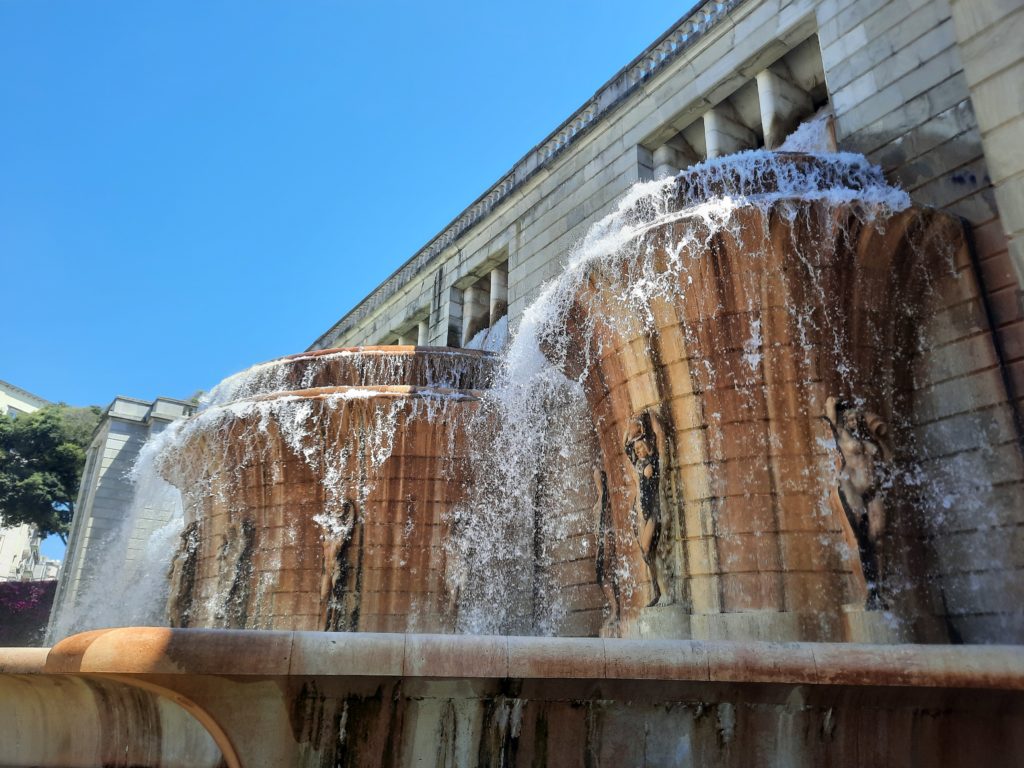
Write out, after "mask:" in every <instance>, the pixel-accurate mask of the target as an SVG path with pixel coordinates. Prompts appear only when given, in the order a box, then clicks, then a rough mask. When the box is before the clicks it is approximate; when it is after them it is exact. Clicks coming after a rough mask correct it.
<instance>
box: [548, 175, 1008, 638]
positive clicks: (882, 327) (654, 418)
mask: <svg viewBox="0 0 1024 768" xmlns="http://www.w3.org/2000/svg"><path fill="white" fill-rule="evenodd" d="M773 162H774V161H773ZM791 162H792V165H793V166H794V169H795V170H794V171H793V172H794V173H796V174H799V173H803V174H807V173H812V174H815V173H819V172H820V173H826V172H828V173H829V174H831V176H830V180H829V184H830V185H832V186H835V185H836V184H843V183H846V182H844V177H843V174H842V173H840V172H838V171H833V170H830V169H829V168H828V167H827V166H823V165H822V164H821V163H820V162H819V161H816V160H814V159H813V158H806V157H802V156H795V157H794V158H792V161H791ZM777 165H778V168H776V171H777V173H775V172H773V173H770V174H761V175H759V176H749V175H748V176H744V175H743V174H739V173H738V172H736V171H735V170H732V169H730V168H729V167H724V170H722V169H720V170H721V172H720V173H718V174H717V175H715V176H713V177H712V178H711V179H710V180H709V179H708V178H707V177H706V174H705V175H703V176H700V177H697V176H690V175H687V174H683V175H681V176H680V177H679V178H678V179H677V182H676V188H675V195H676V201H675V204H676V206H677V207H685V206H686V205H692V204H694V202H695V200H694V195H696V199H697V200H703V199H705V198H706V197H708V196H713V195H715V194H722V193H723V190H725V191H728V190H731V191H732V193H733V194H737V193H742V194H744V195H750V196H754V197H756V196H757V195H759V194H761V195H765V194H771V193H777V194H776V198H775V199H773V200H770V201H768V202H763V201H762V202H761V203H760V204H756V205H755V204H749V205H742V206H740V207H738V208H736V209H735V210H732V211H731V212H728V214H727V215H726V216H725V217H724V222H723V221H722V220H719V221H716V222H714V224H713V225H712V224H709V223H708V220H707V219H706V218H704V216H703V215H702V214H700V213H697V214H694V215H683V216H681V217H675V218H674V220H670V221H668V223H665V224H662V225H660V226H655V227H653V228H651V229H649V230H648V231H646V232H645V233H644V234H643V236H642V238H641V239H640V240H639V241H638V243H636V244H634V247H632V248H627V249H624V250H623V252H622V254H620V256H619V257H618V258H612V259H603V260H600V261H597V262H596V263H595V264H594V265H593V266H592V267H591V268H590V269H589V270H588V271H587V273H586V274H585V276H584V278H583V279H582V281H581V282H580V283H579V285H578V288H577V291H576V295H575V297H574V299H573V301H572V304H571V306H570V307H569V309H568V312H567V315H566V317H567V324H568V342H567V344H566V345H565V350H563V355H564V356H563V357H562V358H561V360H560V362H561V363H562V365H563V366H564V367H565V369H566V370H567V371H568V372H569V373H570V374H571V375H573V376H576V377H579V378H580V379H581V380H582V382H583V385H584V388H585V391H586V397H587V399H588V402H589V404H590V407H591V409H592V412H593V415H594V423H595V426H596V432H597V435H598V439H599V442H600V464H601V469H602V470H603V471H604V472H605V474H606V476H607V481H608V488H607V499H606V502H607V505H608V507H609V509H610V526H609V529H608V530H606V531H605V533H604V534H603V535H605V536H613V537H615V538H616V540H617V546H616V552H617V557H618V558H619V564H618V566H617V567H616V568H614V569H612V571H611V572H612V573H613V574H617V575H618V578H619V579H620V581H621V582H625V583H619V584H617V585H616V592H617V594H618V595H619V596H620V600H621V602H622V605H621V606H620V610H619V617H620V627H619V631H620V634H621V635H622V636H626V637H630V636H633V637H636V636H654V637H657V636H676V637H701V638H712V639H713V638H733V639H775V640H786V639H788V640H814V641H842V640H856V641H862V642H893V641H900V640H902V641H907V640H910V639H917V640H921V641H941V640H943V639H944V638H945V637H946V634H945V633H946V627H944V626H942V623H941V622H940V621H939V619H938V617H939V616H941V615H942V614H948V613H950V612H951V611H950V606H953V605H965V606H966V605H969V604H975V605H976V604H977V603H978V596H977V595H976V594H970V593H969V590H970V589H971V588H970V587H969V586H968V585H967V584H965V583H964V582H963V581H962V580H961V581H955V580H952V579H951V580H950V581H949V582H947V583H944V584H943V585H942V586H943V591H942V595H941V597H940V596H939V595H938V594H937V590H935V588H934V587H935V582H936V580H937V579H938V578H940V577H942V576H943V573H942V567H943V566H942V562H943V561H942V549H943V548H944V547H945V546H947V543H946V537H947V536H951V535H952V534H951V533H950V532H949V528H953V527H954V525H953V524H951V522H950V517H951V515H949V514H946V515H940V514H938V513H937V512H936V509H935V507H936V505H937V504H941V502H940V501H937V500H936V493H935V486H936V485H937V483H938V482H941V481H946V482H948V478H949V477H952V476H953V475H952V474H951V473H952V472H953V471H955V470H954V468H953V460H952V459H949V458H948V457H947V458H945V459H943V458H939V459H936V460H933V461H930V463H929V464H927V465H924V464H922V463H921V460H922V458H924V457H925V456H927V455H928V454H929V451H928V450H926V444H927V443H928V442H929V440H932V441H933V443H934V438H935V436H936V434H938V430H937V429H936V427H935V422H937V421H939V420H940V419H941V418H943V417H944V415H945V413H948V411H947V410H946V409H945V405H946V403H939V402H938V401H939V399H940V397H941V395H940V394H939V392H940V391H943V390H941V389H940V388H937V387H935V386H933V383H934V382H936V381H937V380H939V379H942V378H948V377H949V376H951V375H954V374H956V372H957V369H958V366H960V367H965V366H964V360H965V359H969V358H978V359H993V360H994V359H995V353H994V350H993V345H992V340H991V335H990V333H989V332H988V328H987V327H986V326H984V325H982V327H981V328H978V327H977V326H974V327H972V328H971V329H970V330H969V331H964V332H963V333H964V335H965V336H969V337H970V338H969V340H968V342H966V343H965V344H964V345H963V347H962V351H963V354H965V355H966V356H967V357H966V358H963V359H961V360H957V361H954V362H950V358H949V350H939V349H937V348H936V346H937V345H935V344H934V341H935V340H936V338H937V337H939V336H944V337H945V338H943V339H940V341H942V342H947V341H948V340H949V338H950V337H952V338H956V336H955V333H956V332H957V329H956V328H955V325H956V320H955V319H954V320H953V321H951V320H950V311H949V310H950V308H956V311H957V312H958V313H959V314H960V315H961V316H962V315H964V314H965V309H969V308H971V307H972V306H973V307H976V306H978V299H977V286H976V283H975V280H974V277H973V275H972V274H971V273H970V270H969V269H964V267H966V266H967V265H968V264H969V256H968V248H967V243H966V241H965V239H964V235H963V231H962V227H961V225H960V223H959V222H958V221H956V220H954V219H952V218H951V217H948V216H944V215H941V214H938V213H936V212H934V211H931V210H928V209H921V208H916V207H915V208H909V209H906V210H903V211H901V212H898V213H884V214H880V212H879V210H878V208H877V207H876V206H872V205H871V204H869V203H865V202H864V201H863V200H856V199H855V200H852V201H843V200H841V199H840V200H839V201H838V202H837V201H836V200H834V199H813V198H807V199H803V198H801V197H799V196H793V197H787V196H786V195H785V194H781V192H780V190H781V191H782V192H784V191H785V188H786V184H789V183H790V181H789V180H788V176H787V173H788V172H789V169H788V168H787V164H786V163H785V162H783V161H778V163H777ZM832 176H834V177H835V178H831V177H832ZM851 192H857V190H856V189H853V190H851ZM636 215H637V217H639V218H641V219H642V218H644V217H648V218H653V216H652V214H651V212H650V211H645V210H644V209H643V208H642V207H640V208H638V210H637V211H636ZM638 286H645V287H644V288H643V289H642V290H640V289H638ZM977 315H982V318H981V321H980V322H981V323H984V318H983V312H974V311H972V313H971V318H972V321H974V322H977ZM954 317H955V316H954ZM951 325H952V326H953V327H952V328H951V327H950V326H951ZM979 331H980V332H979ZM551 356H552V357H555V358H556V359H557V354H554V353H553V354H552V355H551ZM1000 386H1001V384H1000V382H999V381H998V380H996V381H995V382H992V381H990V380H978V379H968V380H965V381H962V382H958V384H957V387H958V388H957V390H956V392H955V396H956V398H957V401H958V402H963V401H966V402H974V403H978V404H979V405H980V406H983V407H988V406H989V405H990V404H993V402H994V403H995V404H996V406H997V407H998V408H1002V411H1001V412H1000V413H1002V414H1003V417H1004V418H1006V419H1007V421H1012V420H1011V419H1009V418H1008V416H1007V414H1008V411H1007V410H1006V408H1007V405H1006V404H1007V402H1008V398H1007V397H1006V393H1005V389H1000ZM996 390H998V391H996ZM944 391H945V392H950V390H949V389H946V390H944ZM830 398H832V399H833V400H831V401H830ZM836 401H838V406H836V405H835V402H836ZM830 404H831V405H832V417H831V418H832V422H830V421H829V420H828V419H826V418H825V417H826V416H827V414H829V412H830ZM844 406H845V411H844ZM837 409H838V414H839V415H838V416H837V415H836V411H837ZM844 413H845V414H846V416H845V417H844ZM843 418H848V419H850V422H851V424H853V425H854V426H851V427H850V428H849V429H848V430H846V436H847V437H848V438H849V440H848V441H847V443H846V445H847V454H846V455H844V454H843V452H842V451H841V450H840V442H841V439H842V438H843V436H844V432H843V430H844V429H846V427H844V425H843V424H842V423H841V422H842V419H843ZM836 422H840V423H836ZM834 423H835V427H836V429H834V428H833V424H834ZM971 439H974V436H972V435H971V434H970V431H969V430H967V429H965V430H964V431H963V432H962V433H961V434H960V435H959V436H958V440H960V441H961V442H967V443H969V441H970V440H971ZM850 445H852V446H853V447H852V448H850V447H849V446H850ZM928 447H930V449H931V450H930V453H932V454H941V453H942V451H941V450H936V448H935V446H934V444H933V445H931V446H928ZM858 450H859V451H861V452H864V451H871V452H874V453H873V454H872V455H873V458H872V459H871V461H870V462H867V464H868V466H867V468H866V469H865V472H867V473H874V475H873V477H869V478H868V481H870V482H865V483H863V484H862V486H861V490H863V486H864V485H868V484H872V483H873V485H872V487H871V488H870V489H869V490H863V498H862V499H859V501H860V502H861V503H860V505H859V508H858V505H857V504H856V503H854V501H851V497H852V496H853V493H852V492H851V491H850V490H849V489H850V487H851V486H850V485H845V486H844V485H843V484H842V483H841V478H849V477H850V473H851V472H852V471H853V470H851V469H848V468H847V467H848V466H850V467H852V466H853V462H855V461H856V460H857V458H856V456H855V455H854V454H855V453H856V452H857V451H858ZM1015 455H1016V454H1015ZM652 457H653V458H652ZM929 458H930V457H929ZM1011 458H1013V457H1011ZM1015 460H1016V461H1018V462H1019V455H1017V456H1016V459H1015ZM847 462H849V464H848V463H847ZM944 462H945V463H944ZM982 471H983V472H989V473H990V474H991V473H992V472H998V471H999V470H990V469H988V468H984V467H983V468H982ZM644 472H646V477H645V476H643V474H642V473H644ZM844 473H845V474H844ZM943 475H946V478H942V476H943ZM936 477H939V481H936V480H935V478H936ZM968 480H969V481H970V482H973V481H974V478H973V477H972V478H969V479H968ZM844 488H845V489H846V494H845V495H844V494H843V492H842V491H843V489H844ZM1007 492H1008V493H1011V494H1012V492H1013V490H1012V489H1009V490H1008V491H1007ZM947 506H949V505H948V503H947ZM851 507H853V509H851ZM879 510H881V512H879ZM938 511H939V512H941V511H942V510H941V509H939V510H938ZM862 512H869V513H870V521H871V525H872V526H873V525H874V521H875V520H876V519H878V517H881V518H882V521H883V522H882V524H881V525H880V526H879V529H878V530H873V531H870V532H869V531H868V524H869V515H868V514H861V513H862ZM649 518H658V519H659V527H658V531H657V532H656V534H655V535H654V537H653V538H654V542H655V543H654V545H653V546H654V550H651V552H652V553H651V554H650V555H648V558H647V559H648V560H651V561H653V562H652V565H653V567H652V568H648V567H646V562H645V557H644V555H645V553H644V552H643V551H642V550H643V545H642V544H640V539H641V538H642V536H643V530H644V525H645V524H646V521H647V520H648V519H649ZM940 520H942V521H944V522H940ZM943 525H946V526H948V528H946V529H944V528H943ZM955 525H957V526H961V527H962V526H964V525H970V523H969V521H965V520H963V519H961V520H959V521H957V522H956V523H955ZM651 529H653V526H651V528H649V529H648V531H650V530H651ZM659 536H660V541H659V540H658V539H659ZM926 539H927V543H926V542H925V540H926ZM936 552H938V554H936ZM963 557H966V558H967V559H968V560H969V561H970V562H971V563H972V565H970V566H968V565H967V564H966V563H965V562H960V563H958V564H957V565H956V566H955V567H956V568H960V567H964V568H967V567H973V568H975V569H976V570H988V569H993V568H995V569H997V570H999V569H1001V570H1000V578H1002V579H1004V580H1007V579H1009V582H1007V583H1010V582H1012V580H1013V579H1014V578H1016V577H1015V575H1014V573H1013V569H1012V567H1011V566H1010V564H1008V563H993V562H991V560H990V559H989V558H988V557H987V555H986V553H985V551H983V550H978V551H973V552H965V553H964V554H963ZM945 563H946V566H945V567H946V568H949V563H948V559H946V560H945ZM930 569H932V570H930ZM654 574H657V579H655V576H654ZM656 581H660V582H661V583H660V584H659V587H660V591H661V593H662V594H661V598H660V601H659V602H658V604H657V605H655V606H651V607H647V606H648V603H650V602H652V597H653V598H656V597H657V595H658V589H657V588H656V587H655V582H656ZM940 602H943V604H942V605H940V604H939V603H940ZM1013 602H1014V601H1013V600H1012V599H1011V598H1008V599H1006V600H1000V598H999V596H998V595H996V596H993V595H991V594H990V595H988V596H987V598H986V600H985V603H986V605H989V606H992V605H998V607H997V608H995V609H994V610H995V611H996V612H1001V614H1002V615H1003V616H1005V617H1009V619H1008V625H1004V629H1003V630H1001V633H1000V634H996V635H995V636H994V637H995V638H999V637H1003V638H1006V637H1012V636H1016V634H1017V633H1019V632H1020V625H1019V624H1020V623H1019V619H1018V614H1019V610H1018V609H1017V608H1016V607H1015V606H1014V604H1013ZM947 618H948V615H947ZM957 621H958V619H957V618H956V617H953V619H952V622H953V623H952V625H951V626H953V627H954V630H955V629H956V622H957ZM966 622H969V619H966V620H965V626H969V625H968V624H966ZM947 625H948V622H947ZM1006 626H1009V627H1010V628H1009V629H1006ZM979 639H982V638H979Z"/></svg>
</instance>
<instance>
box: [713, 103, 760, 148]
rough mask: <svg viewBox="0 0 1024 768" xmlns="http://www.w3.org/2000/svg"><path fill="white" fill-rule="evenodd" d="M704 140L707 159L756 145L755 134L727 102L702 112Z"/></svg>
mask: <svg viewBox="0 0 1024 768" xmlns="http://www.w3.org/2000/svg"><path fill="white" fill-rule="evenodd" d="M704 140H705V142H706V144H707V152H708V158H709V159H710V158H712V157H721V156H722V155H731V154H733V153H734V152H739V151H741V150H744V149H752V148H753V147H755V146H757V135H756V134H755V133H754V132H753V131H752V130H750V129H749V128H747V126H745V125H743V123H741V122H740V121H739V119H738V118H737V117H736V113H735V110H733V109H732V108H731V107H729V106H728V105H727V104H720V105H719V106H717V107H715V108H714V109H709V110H708V111H707V112H705V113H704Z"/></svg>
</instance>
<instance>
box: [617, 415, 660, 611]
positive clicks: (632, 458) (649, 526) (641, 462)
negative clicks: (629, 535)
mask: <svg viewBox="0 0 1024 768" xmlns="http://www.w3.org/2000/svg"><path fill="white" fill-rule="evenodd" d="M623 444H624V445H623V447H624V449H625V451H626V456H627V457H628V458H629V463H630V464H631V465H632V466H633V470H634V474H633V480H634V482H635V486H636V487H635V489H634V495H633V503H632V505H631V516H632V520H633V533H634V534H635V535H636V538H637V542H638V543H639V545H640V553H641V555H642V556H643V560H644V564H645V565H646V566H647V571H648V573H649V574H650V577H651V600H650V602H649V603H648V604H647V607H651V606H653V605H657V603H658V601H659V600H660V599H661V595H662V593H663V591H667V590H665V584H664V582H663V579H664V574H663V573H662V572H661V569H659V567H658V542H659V540H660V539H661V526H662V523H661V469H662V467H661V462H662V457H663V455H664V448H665V433H664V430H663V429H662V427H661V424H660V422H659V421H658V419H657V417H655V416H652V414H651V413H650V411H643V412H641V413H640V414H637V415H636V416H633V417H632V418H631V419H630V420H629V423H628V424H627V426H626V433H625V435H624V437H623Z"/></svg>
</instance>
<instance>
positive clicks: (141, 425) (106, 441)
mask: <svg viewBox="0 0 1024 768" xmlns="http://www.w3.org/2000/svg"><path fill="white" fill-rule="evenodd" d="M194 410H195V406H193V405H191V404H189V403H184V402H181V401H178V400H170V399H167V398H159V399H157V400H155V401H153V402H152V403H149V402H144V401H141V400H132V399H130V398H126V397H118V398H117V399H115V400H114V402H113V403H111V404H110V406H108V407H107V410H106V411H105V412H104V414H103V417H102V419H101V421H100V424H99V426H98V427H97V429H96V433H95V434H94V435H93V439H92V442H91V443H90V445H89V449H88V452H87V454H86V463H85V469H84V470H83V472H82V484H81V487H80V489H79V495H78V503H77V505H76V507H75V509H76V512H75V518H74V520H73V521H72V523H71V532H70V534H69V535H68V547H67V551H66V553H65V556H64V564H63V566H62V567H61V571H60V577H59V583H58V587H57V594H56V597H55V598H54V603H53V612H52V614H51V617H50V630H49V632H50V633H51V635H52V633H53V631H54V628H55V627H59V626H61V620H62V618H63V617H64V616H65V614H66V613H70V612H71V611H72V610H73V607H74V605H75V603H76V601H77V600H78V597H79V592H80V589H81V587H82V585H83V583H86V582H88V581H89V579H90V578H91V577H92V575H93V574H94V573H95V571H96V569H97V568H98V567H100V565H101V563H102V562H103V560H104V552H103V550H104V546H105V543H106V540H107V539H108V538H109V537H110V536H111V535H113V534H114V533H115V532H116V531H117V530H118V528H119V527H120V525H121V524H122V522H123V521H124V519H125V517H126V515H127V513H128V509H129V506H130V505H131V502H132V485H131V481H130V480H129V479H128V477H127V474H128V472H129V471H130V470H131V468H132V465H133V464H134V463H135V459H136V458H138V455H139V451H140V450H141V449H142V446H143V444H144V443H145V442H146V440H147V439H148V438H149V437H150V435H152V434H155V433H158V432H160V431H161V430H162V429H164V427H166V426H167V424H169V423H170V422H171V421H173V420H174V419H177V418H181V417H182V416H188V415H190V414H191V413H193V412H194ZM169 514H170V510H167V509H151V510H146V513H145V514H144V515H143V516H142V517H141V518H140V524H139V525H138V526H136V528H135V529H134V530H133V531H132V532H131V534H130V535H131V540H130V541H129V543H128V547H127V556H128V559H129V561H132V560H135V559H137V558H139V557H140V556H142V554H143V553H144V549H145V546H146V542H147V540H148V539H149V536H150V534H151V533H152V532H153V531H154V530H156V528H157V526H159V525H160V524H161V523H165V522H167V520H168V516H169ZM57 639H59V637H56V638H55V637H52V636H51V637H50V640H51V641H52V640H57Z"/></svg>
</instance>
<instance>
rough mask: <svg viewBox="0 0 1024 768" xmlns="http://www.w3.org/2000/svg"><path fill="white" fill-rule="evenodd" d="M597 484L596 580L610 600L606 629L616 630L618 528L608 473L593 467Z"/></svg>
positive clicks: (617, 616)
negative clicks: (613, 510)
mask: <svg viewBox="0 0 1024 768" xmlns="http://www.w3.org/2000/svg"><path fill="white" fill-rule="evenodd" d="M594 486H595V487H596V488H597V502H596V503H595V504H594V517H595V519H596V520H597V583H598V584H600V585H601V590H602V591H603V592H604V596H605V599H606V600H607V601H608V617H607V619H606V620H605V623H604V626H605V629H606V630H607V631H609V632H614V631H615V628H616V626H617V625H618V623H619V579H618V576H617V575H616V572H615V528H614V526H613V525H612V508H611V501H610V500H609V498H608V475H607V474H605V472H604V471H603V470H601V469H600V468H598V467H594Z"/></svg>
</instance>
